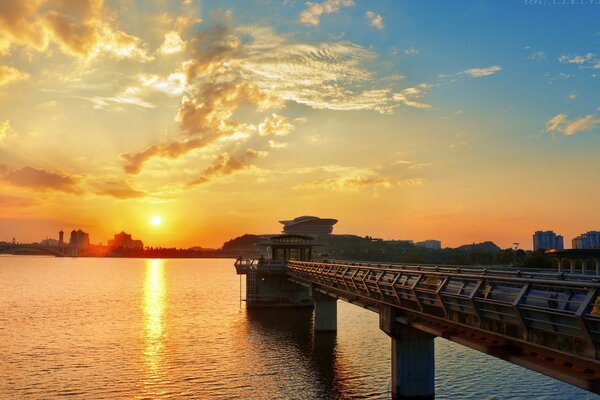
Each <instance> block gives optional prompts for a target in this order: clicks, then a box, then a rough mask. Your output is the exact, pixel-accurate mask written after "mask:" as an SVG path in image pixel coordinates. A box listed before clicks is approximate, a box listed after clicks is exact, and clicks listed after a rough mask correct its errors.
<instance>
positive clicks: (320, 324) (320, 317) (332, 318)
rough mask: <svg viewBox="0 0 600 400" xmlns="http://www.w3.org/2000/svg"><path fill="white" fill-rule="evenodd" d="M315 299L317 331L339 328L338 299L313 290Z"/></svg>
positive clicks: (330, 330) (331, 330)
mask: <svg viewBox="0 0 600 400" xmlns="http://www.w3.org/2000/svg"><path fill="white" fill-rule="evenodd" d="M311 292H312V296H313V299H314V300H315V332H333V331H336V330H337V299H336V298H335V297H331V296H327V295H326V294H323V293H320V292H316V291H314V290H311Z"/></svg>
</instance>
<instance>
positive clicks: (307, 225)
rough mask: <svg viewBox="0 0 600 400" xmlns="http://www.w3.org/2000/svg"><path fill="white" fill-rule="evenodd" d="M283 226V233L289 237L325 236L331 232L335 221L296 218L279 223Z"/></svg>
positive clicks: (307, 217)
mask: <svg viewBox="0 0 600 400" xmlns="http://www.w3.org/2000/svg"><path fill="white" fill-rule="evenodd" d="M279 222H280V223H282V224H283V231H282V232H283V233H287V234H290V235H310V236H326V235H331V232H333V225H335V224H337V222H338V221H337V219H333V218H319V217H313V216H310V215H305V216H302V217H296V218H294V219H293V220H290V221H279Z"/></svg>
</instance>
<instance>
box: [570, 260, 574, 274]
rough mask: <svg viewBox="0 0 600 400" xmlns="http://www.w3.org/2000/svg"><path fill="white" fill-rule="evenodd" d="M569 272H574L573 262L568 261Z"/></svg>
mask: <svg viewBox="0 0 600 400" xmlns="http://www.w3.org/2000/svg"><path fill="white" fill-rule="evenodd" d="M569 272H570V273H574V272H575V260H572V259H569Z"/></svg>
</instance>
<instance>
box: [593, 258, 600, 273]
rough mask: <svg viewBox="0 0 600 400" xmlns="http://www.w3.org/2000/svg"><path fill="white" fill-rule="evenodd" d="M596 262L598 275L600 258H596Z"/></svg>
mask: <svg viewBox="0 0 600 400" xmlns="http://www.w3.org/2000/svg"><path fill="white" fill-rule="evenodd" d="M594 261H595V262H596V275H600V258H594Z"/></svg>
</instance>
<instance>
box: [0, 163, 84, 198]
mask: <svg viewBox="0 0 600 400" xmlns="http://www.w3.org/2000/svg"><path fill="white" fill-rule="evenodd" d="M0 177H1V178H2V179H3V180H4V181H5V182H8V183H11V184H13V185H16V186H22V187H27V188H31V189H35V190H42V191H46V190H53V191H59V192H67V193H75V192H77V191H78V188H77V184H78V183H79V178H76V177H74V176H70V175H66V174H62V173H58V172H48V171H46V170H43V169H36V168H32V167H23V168H20V169H12V170H11V169H10V168H8V167H6V166H5V167H4V168H0Z"/></svg>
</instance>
